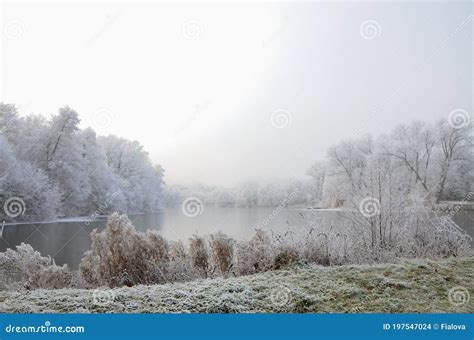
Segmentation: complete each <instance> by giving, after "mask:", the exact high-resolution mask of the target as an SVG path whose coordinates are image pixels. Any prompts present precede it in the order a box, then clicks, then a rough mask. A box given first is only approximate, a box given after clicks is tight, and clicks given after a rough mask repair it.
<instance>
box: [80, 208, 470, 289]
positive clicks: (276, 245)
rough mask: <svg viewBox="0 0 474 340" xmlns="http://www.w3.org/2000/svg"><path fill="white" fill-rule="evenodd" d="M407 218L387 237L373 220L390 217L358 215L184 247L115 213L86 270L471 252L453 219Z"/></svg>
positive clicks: (270, 265)
mask: <svg viewBox="0 0 474 340" xmlns="http://www.w3.org/2000/svg"><path fill="white" fill-rule="evenodd" d="M402 215H403V216H404V217H403V218H401V217H400V218H399V219H398V220H397V221H398V222H397V224H396V225H394V226H392V227H391V230H389V229H387V230H386V231H384V230H383V232H382V233H381V235H382V238H380V234H379V233H378V231H379V229H375V228H374V225H377V226H379V227H380V226H382V227H383V228H382V229H384V228H385V227H384V226H385V225H386V224H385V222H384V223H379V221H378V220H377V218H378V217H370V218H366V217H362V218H360V217H354V218H351V219H348V221H347V222H346V225H342V226H340V227H338V228H335V227H329V228H325V227H324V226H316V225H308V226H307V227H299V228H290V229H289V230H288V231H287V232H285V233H283V234H277V233H275V232H268V231H264V230H261V229H257V230H256V232H255V234H254V235H253V237H252V238H251V239H250V240H248V241H240V242H235V241H234V240H233V239H232V238H230V237H228V236H226V235H225V234H223V233H221V232H218V233H216V234H211V235H209V236H207V237H205V236H200V235H194V236H193V237H192V238H191V239H190V240H189V244H188V245H187V246H186V245H185V244H184V243H183V242H182V241H178V242H171V243H168V242H167V241H166V240H165V239H163V238H162V237H161V236H159V235H158V234H157V233H156V232H154V231H148V232H146V233H142V232H138V231H136V230H135V228H134V226H133V225H132V224H131V222H130V220H129V219H128V218H127V217H126V216H125V215H119V214H113V215H112V216H111V217H110V218H109V220H108V222H107V227H106V228H105V230H103V231H102V232H100V233H98V232H96V231H94V232H93V233H92V234H91V236H92V249H91V250H90V251H88V252H87V253H86V255H85V257H84V258H83V259H82V261H81V265H80V271H81V275H82V278H83V280H84V281H85V282H86V283H87V284H88V285H90V286H100V285H108V286H111V287H116V286H123V285H126V286H132V285H136V284H154V283H163V282H176V281H187V280H192V279H196V278H200V277H219V276H224V277H226V276H228V275H230V274H232V275H248V274H253V273H259V272H264V271H268V270H278V269H281V268H284V267H285V266H288V265H291V264H292V263H295V262H299V261H303V262H307V263H316V264H319V265H324V266H331V265H343V264H364V263H367V264H370V263H381V262H395V261H398V259H400V258H414V257H424V258H433V259H436V258H444V257H448V256H460V255H466V254H468V252H469V251H470V249H471V248H470V238H469V236H468V235H467V234H466V233H464V232H463V231H462V230H460V229H459V227H458V226H457V225H456V224H455V223H454V222H453V221H452V220H451V219H450V218H449V217H445V218H436V217H435V218H432V217H429V216H424V215H422V214H421V213H420V212H419V211H415V212H414V215H413V216H412V215H410V214H409V212H408V211H404V212H403V214H402ZM373 218H376V220H375V221H374V220H371V219H373ZM413 218H414V219H413ZM393 221H395V220H393ZM336 229H337V230H336ZM374 230H376V231H377V232H374ZM343 231H344V232H343Z"/></svg>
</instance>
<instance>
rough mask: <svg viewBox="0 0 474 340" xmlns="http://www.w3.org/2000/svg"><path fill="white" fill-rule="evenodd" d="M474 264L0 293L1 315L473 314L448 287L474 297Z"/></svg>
mask: <svg viewBox="0 0 474 340" xmlns="http://www.w3.org/2000/svg"><path fill="white" fill-rule="evenodd" d="M473 268H474V258H472V257H470V258H450V259H446V260H441V261H431V260H406V261H403V262H401V263H398V264H384V265H380V264H379V265H371V266H368V265H346V266H339V267H323V266H319V265H314V264H303V263H295V264H292V265H290V266H288V267H286V268H285V269H281V270H273V271H268V272H264V273H259V274H254V275H248V276H242V277H236V278H227V279H225V278H215V279H201V280H196V281H192V282H182V283H167V284H161V285H148V286H145V285H138V286H134V287H121V288H114V289H105V288H104V289H103V290H102V289H101V290H97V289H95V290H94V289H56V290H44V289H38V290H33V291H29V292H21V293H19V292H6V291H4V292H0V312H2V313H332V312H335V313H363V312H369V313H372V312H374V313H375V312H380V313H410V312H414V313H473V312H474V301H473V299H470V300H466V301H465V303H464V304H463V305H459V306H455V305H453V304H452V303H450V300H449V298H448V295H449V293H448V292H449V290H450V289H452V288H453V287H459V286H461V287H464V288H466V289H467V291H468V292H471V293H472V292H473V291H474V270H473Z"/></svg>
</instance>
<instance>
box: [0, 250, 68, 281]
mask: <svg viewBox="0 0 474 340" xmlns="http://www.w3.org/2000/svg"><path fill="white" fill-rule="evenodd" d="M0 268H1V269H2V276H1V279H0V287H2V288H3V289H8V288H17V289H18V288H24V289H28V290H29V289H37V288H44V289H56V288H64V287H68V286H69V285H70V283H71V279H72V275H71V273H70V272H69V271H68V268H67V265H64V266H62V267H60V266H57V265H56V263H55V262H54V260H53V259H52V258H51V257H50V256H48V257H44V256H41V254H40V253H39V252H37V251H35V250H34V249H33V248H32V247H31V246H30V245H29V244H25V243H22V244H21V245H19V246H17V247H16V250H12V249H7V251H6V252H4V253H0Z"/></svg>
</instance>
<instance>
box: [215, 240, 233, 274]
mask: <svg viewBox="0 0 474 340" xmlns="http://www.w3.org/2000/svg"><path fill="white" fill-rule="evenodd" d="M210 246H211V260H212V263H213V265H214V266H215V268H216V269H217V272H218V273H219V274H221V275H223V276H226V275H227V274H228V273H229V271H230V270H231V269H232V266H233V265H234V263H233V262H234V240H233V239H232V238H230V237H228V236H227V235H225V234H223V233H222V232H218V233H216V234H212V235H211V240H210Z"/></svg>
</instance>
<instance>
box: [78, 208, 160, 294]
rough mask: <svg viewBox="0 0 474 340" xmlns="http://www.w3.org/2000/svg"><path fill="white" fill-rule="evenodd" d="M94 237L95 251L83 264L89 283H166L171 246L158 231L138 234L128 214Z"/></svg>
mask: <svg viewBox="0 0 474 340" xmlns="http://www.w3.org/2000/svg"><path fill="white" fill-rule="evenodd" d="M91 237H92V249H91V250H90V251H88V252H86V254H85V257H84V258H83V259H82V261H81V264H80V271H81V274H82V277H83V278H84V280H85V281H86V282H87V283H89V284H91V285H98V284H105V285H108V286H110V287H117V286H124V285H125V286H133V285H136V284H152V283H161V282H164V281H165V279H166V272H167V268H168V262H169V245H168V242H167V241H166V240H165V239H163V238H162V237H161V236H160V235H158V234H157V233H156V232H154V231H148V232H147V233H146V234H144V233H141V232H137V231H136V230H135V227H134V226H133V225H132V223H131V222H130V220H129V219H128V218H127V217H126V216H125V215H119V214H117V213H114V214H113V215H111V216H110V217H109V220H108V221H107V226H106V228H105V229H104V230H103V231H102V232H100V233H98V232H97V231H95V230H94V231H93V232H92V234H91Z"/></svg>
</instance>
